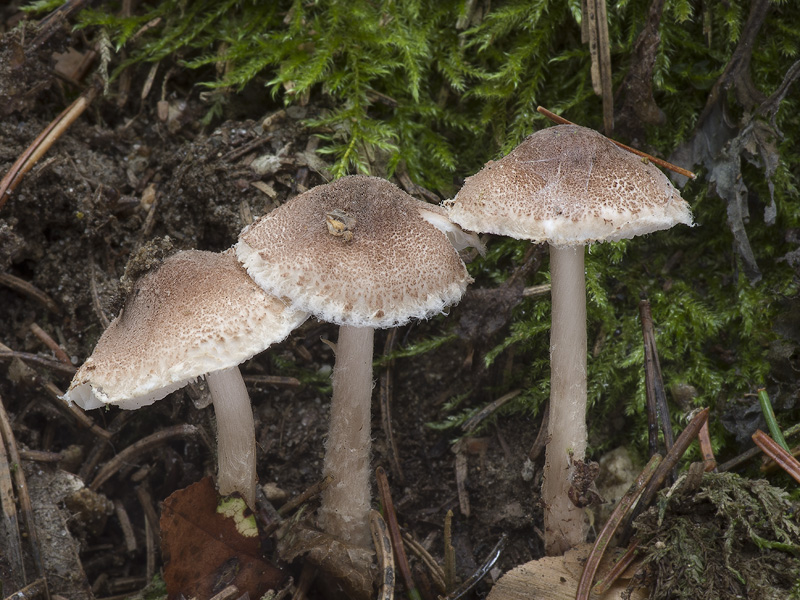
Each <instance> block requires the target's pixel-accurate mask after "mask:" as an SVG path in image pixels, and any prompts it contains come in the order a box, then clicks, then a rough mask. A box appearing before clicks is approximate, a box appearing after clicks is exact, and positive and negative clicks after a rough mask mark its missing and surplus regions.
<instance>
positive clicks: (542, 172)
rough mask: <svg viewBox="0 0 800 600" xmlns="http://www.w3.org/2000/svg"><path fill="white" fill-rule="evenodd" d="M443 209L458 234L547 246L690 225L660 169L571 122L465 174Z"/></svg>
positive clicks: (686, 209) (538, 134)
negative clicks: (458, 227) (493, 236)
mask: <svg viewBox="0 0 800 600" xmlns="http://www.w3.org/2000/svg"><path fill="white" fill-rule="evenodd" d="M449 204H450V206H449V215H450V219H451V220H453V221H454V222H456V223H458V224H459V225H461V226H462V227H464V228H466V229H469V230H472V231H480V232H489V233H497V234H501V235H507V236H511V237H514V238H518V239H528V240H532V241H535V242H549V243H550V244H552V245H554V246H572V245H579V244H587V243H590V242H597V241H617V240H621V239H627V238H632V237H634V236H636V235H642V234H645V233H650V232H653V231H658V230H661V229H668V228H670V227H672V226H673V225H676V224H678V223H684V224H685V225H691V224H692V214H691V211H690V210H689V206H688V205H687V204H686V202H685V201H684V200H683V199H682V198H681V196H680V194H679V193H678V191H677V190H676V189H675V188H674V187H673V185H672V184H671V183H670V181H669V179H667V177H666V176H665V175H664V174H663V173H662V172H661V171H659V170H658V169H657V168H656V167H655V166H653V165H652V164H651V163H649V162H647V161H646V160H643V159H642V158H641V157H639V156H636V155H634V154H631V153H630V152H626V151H625V150H622V149H621V148H618V147H617V146H616V145H614V144H613V143H612V142H611V141H610V140H609V139H608V138H606V137H605V136H603V135H601V134H599V133H597V132H596V131H594V130H592V129H587V128H586V127H580V126H578V125H557V126H554V127H549V128H547V129H542V130H541V131H537V132H536V133H534V134H532V135H530V136H528V137H527V138H526V139H525V140H524V141H523V142H522V143H521V144H520V145H519V146H517V147H516V148H515V149H514V150H513V151H512V152H511V153H510V154H508V155H507V156H505V157H504V158H502V159H500V160H498V161H496V162H495V161H490V162H489V163H487V164H486V166H484V168H483V169H481V171H479V172H478V173H477V174H475V175H473V176H472V177H468V178H467V180H466V182H465V183H464V186H463V187H462V188H461V190H460V191H459V192H458V194H457V195H456V197H455V198H454V199H453V200H452V201H451V202H450V203H449Z"/></svg>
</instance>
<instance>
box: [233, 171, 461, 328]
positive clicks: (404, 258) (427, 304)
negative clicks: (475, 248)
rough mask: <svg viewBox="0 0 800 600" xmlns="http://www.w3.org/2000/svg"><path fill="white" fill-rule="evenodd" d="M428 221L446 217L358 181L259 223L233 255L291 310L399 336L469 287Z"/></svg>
mask: <svg viewBox="0 0 800 600" xmlns="http://www.w3.org/2000/svg"><path fill="white" fill-rule="evenodd" d="M431 215H441V216H443V217H444V213H443V212H442V209H440V208H439V207H437V206H434V205H431V204H427V203H425V202H422V201H420V200H417V199H415V198H413V197H411V196H409V195H408V194H406V193H405V192H403V191H402V190H400V189H399V188H398V187H397V186H395V185H393V184H392V183H390V182H388V181H386V180H384V179H380V178H377V177H367V176H363V175H353V176H349V177H343V178H341V179H339V180H337V181H335V182H333V183H329V184H326V185H321V186H318V187H315V188H312V189H311V190H309V191H307V192H305V193H303V194H301V195H299V196H296V197H294V198H292V199H291V200H290V201H289V202H287V203H286V204H284V205H282V206H280V207H279V208H277V209H275V210H274V211H272V212H270V213H269V214H267V215H266V216H264V217H263V218H261V219H259V220H258V221H257V222H255V223H254V224H253V225H251V226H250V227H248V228H247V229H245V230H244V231H243V232H242V234H241V236H240V237H239V243H238V244H237V246H236V253H237V255H238V257H239V260H241V261H242V263H243V264H244V266H245V268H246V269H247V272H248V273H249V274H250V276H251V277H252V278H253V279H254V280H255V281H256V282H258V284H259V285H261V286H262V287H263V288H264V289H265V290H267V291H269V292H270V293H273V294H275V295H277V296H281V297H286V298H290V299H291V300H292V303H293V307H294V308H298V309H300V310H303V311H307V312H310V313H312V314H314V315H316V316H317V317H319V318H320V319H323V320H325V321H328V322H331V323H336V324H338V325H352V326H356V327H392V326H396V325H401V324H403V323H405V322H407V321H408V320H409V319H411V318H427V317H429V316H431V315H433V314H436V313H438V312H441V311H442V310H443V309H444V308H445V307H446V306H448V305H450V304H453V303H455V302H457V301H458V300H459V299H460V298H461V296H462V295H463V294H464V291H465V290H466V287H467V284H469V283H470V281H471V279H470V277H469V275H468V274H467V270H466V267H465V266H464V263H463V262H462V261H461V259H460V257H459V256H458V253H457V252H456V251H455V249H454V248H453V246H452V245H451V244H450V242H449V241H448V238H447V236H446V235H444V234H443V232H442V231H440V230H439V229H437V227H435V226H434V225H432V224H431V223H430V222H429V219H430V218H431ZM426 216H427V217H428V218H427V219H426V218H425V217H426Z"/></svg>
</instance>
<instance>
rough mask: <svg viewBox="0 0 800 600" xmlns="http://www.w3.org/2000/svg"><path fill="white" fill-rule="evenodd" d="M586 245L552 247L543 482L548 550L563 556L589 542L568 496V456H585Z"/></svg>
mask: <svg viewBox="0 0 800 600" xmlns="http://www.w3.org/2000/svg"><path fill="white" fill-rule="evenodd" d="M583 255H584V250H583V246H567V247H563V248H557V247H555V246H552V245H551V246H550V280H551V284H552V288H551V292H550V293H551V297H552V306H553V308H552V325H551V329H550V419H549V424H548V427H547V431H548V436H549V442H548V444H547V452H546V455H545V465H544V474H543V483H542V502H543V503H544V506H545V510H544V537H545V552H547V554H549V555H551V556H557V555H561V554H563V553H564V552H566V551H567V550H569V549H570V548H571V547H573V546H575V545H576V544H579V543H582V542H584V541H585V539H586V525H585V518H584V513H583V510H582V509H580V508H578V507H577V506H575V505H574V504H573V503H572V502H571V501H570V499H569V496H568V495H567V493H568V491H569V487H570V479H571V472H572V469H571V466H570V453H572V457H573V459H574V460H583V458H584V454H585V452H586V277H585V274H584V257H583Z"/></svg>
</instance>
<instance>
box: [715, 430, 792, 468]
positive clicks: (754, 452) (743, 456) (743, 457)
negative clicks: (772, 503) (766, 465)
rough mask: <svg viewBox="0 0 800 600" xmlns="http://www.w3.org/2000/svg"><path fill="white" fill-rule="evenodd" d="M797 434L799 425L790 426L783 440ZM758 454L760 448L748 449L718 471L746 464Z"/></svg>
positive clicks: (723, 464) (725, 463) (720, 466)
mask: <svg viewBox="0 0 800 600" xmlns="http://www.w3.org/2000/svg"><path fill="white" fill-rule="evenodd" d="M798 433H800V423H797V424H796V425H792V426H791V427H789V429H786V430H784V431H783V436H784V438H790V437H792V436H795V435H797V434H798ZM759 454H761V448H759V447H757V446H756V447H755V448H750V449H749V450H746V451H745V452H742V453H741V454H740V455H739V456H735V457H734V458H732V459H730V460H729V461H728V462H724V463H722V464H721V465H719V470H720V471H730V470H731V469H733V468H734V467H738V466H739V465H740V464H742V463H743V462H746V461H748V460H750V459H751V458H754V457H756V456H758V455H759Z"/></svg>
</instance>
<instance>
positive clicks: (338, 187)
mask: <svg viewBox="0 0 800 600" xmlns="http://www.w3.org/2000/svg"><path fill="white" fill-rule="evenodd" d="M432 223H433V224H432ZM448 229H450V230H451V231H447V230H448ZM443 232H444V233H443ZM445 233H446V234H447V235H445ZM458 233H459V229H458V227H457V226H455V225H452V224H451V223H450V222H449V221H448V220H447V217H446V215H445V213H444V211H443V210H442V209H440V208H439V207H437V206H432V205H430V204H426V203H424V202H421V201H419V200H416V199H414V198H412V197H411V196H409V195H408V194H406V193H405V192H403V191H401V190H400V189H399V188H397V187H396V186H395V185H393V184H391V183H389V182H388V181H385V180H383V179H379V178H376V177H367V176H363V175H354V176H349V177H343V178H342V179H339V180H338V181H335V182H333V183H329V184H326V185H321V186H319V187H316V188H313V189H311V190H309V191H308V192H305V193H304V194H301V195H299V196H296V197H295V198H292V199H291V200H290V201H288V202H287V203H286V204H284V205H283V206H281V207H279V208H277V209H275V210H274V211H272V212H271V213H269V214H267V215H266V216H264V217H263V218H261V219H260V220H258V221H257V222H255V223H254V224H253V225H251V226H250V227H249V228H247V229H245V230H244V231H243V232H242V234H241V236H240V237H239V243H238V244H237V246H236V253H237V255H238V257H239V259H240V260H241V261H242V263H243V264H244V266H245V268H246V269H247V272H248V273H249V274H250V276H251V277H252V278H253V279H254V280H255V281H256V282H257V283H258V284H259V285H261V286H262V287H263V288H264V289H265V290H267V291H268V292H269V293H271V294H275V295H278V296H281V297H285V298H288V299H290V300H291V302H292V307H293V308H296V309H298V310H303V311H308V312H310V313H311V314H313V315H315V316H316V317H317V318H319V319H322V320H324V321H328V322H330V323H335V324H338V325H339V326H340V327H339V339H338V342H337V345H336V364H335V366H334V371H333V398H332V400H331V425H330V432H329V434H328V440H327V444H326V452H325V461H324V471H325V473H326V474H330V475H333V476H334V479H335V481H334V483H333V484H332V485H331V486H329V487H328V488H327V489H326V490H325V492H324V494H323V497H322V508H321V510H320V522H321V524H322V525H323V527H324V528H325V530H326V531H327V532H328V533H331V534H333V535H336V536H338V537H339V538H341V539H342V540H343V541H345V542H348V543H350V544H352V545H355V546H362V547H366V546H368V545H369V544H370V533H369V527H368V524H367V516H368V512H369V509H370V498H371V495H370V487H369V476H370V471H369V460H370V446H371V440H370V400H371V397H372V345H373V330H374V329H375V328H384V327H394V326H398V325H402V324H404V323H406V322H408V321H409V320H410V319H412V318H418V319H422V318H427V317H430V316H432V315H435V314H437V313H440V312H442V310H444V308H445V307H446V306H449V305H450V304H453V303H455V302H457V301H458V300H459V299H460V298H461V296H462V295H463V293H464V291H465V290H466V287H467V284H468V283H469V282H470V281H471V279H470V277H469V275H468V274H467V270H466V268H465V267H464V263H463V262H462V261H461V259H460V258H459V256H458V253H457V252H456V250H455V249H454V247H453V246H452V245H451V243H450V242H449V241H448V238H449V237H452V236H453V235H457V234H458ZM462 233H463V232H462Z"/></svg>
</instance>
